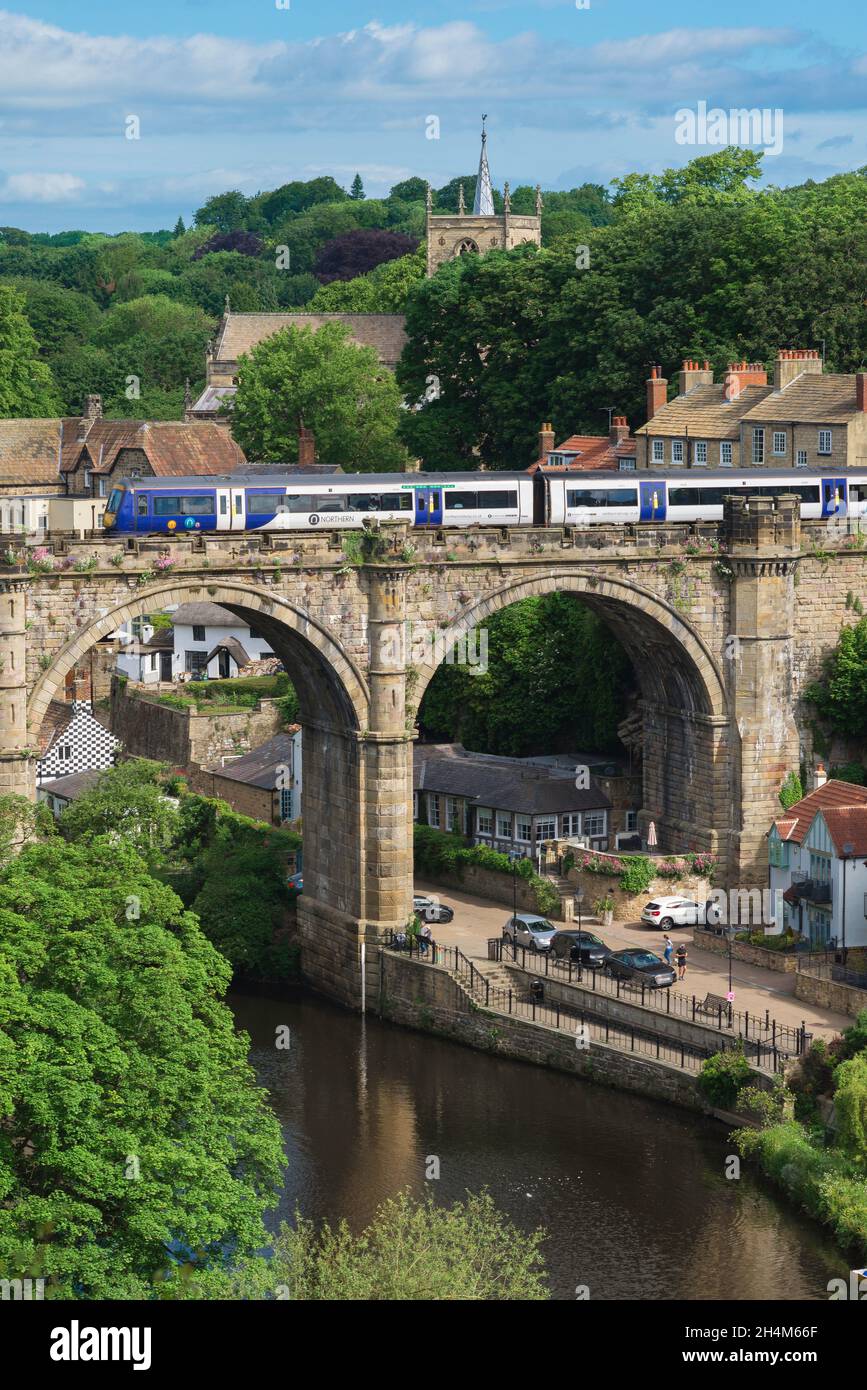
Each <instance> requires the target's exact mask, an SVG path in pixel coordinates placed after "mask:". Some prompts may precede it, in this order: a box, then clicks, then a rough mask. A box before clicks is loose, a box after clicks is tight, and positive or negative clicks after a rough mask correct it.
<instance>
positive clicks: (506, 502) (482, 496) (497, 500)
mask: <svg viewBox="0 0 867 1390" xmlns="http://www.w3.org/2000/svg"><path fill="white" fill-rule="evenodd" d="M517 506H518V494H517V492H480V493H479V507H480V509H481V510H482V511H489V512H504V511H506V510H507V509H508V508H510V507H513V508H517Z"/></svg>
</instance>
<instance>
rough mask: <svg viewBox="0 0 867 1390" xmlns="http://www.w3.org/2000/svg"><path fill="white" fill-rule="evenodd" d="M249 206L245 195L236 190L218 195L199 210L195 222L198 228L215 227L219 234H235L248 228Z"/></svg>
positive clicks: (194, 217) (194, 216) (195, 214)
mask: <svg viewBox="0 0 867 1390" xmlns="http://www.w3.org/2000/svg"><path fill="white" fill-rule="evenodd" d="M247 213H248V204H247V199H246V198H245V197H244V195H243V193H239V192H238V191H237V189H234V190H233V191H232V192H230V193H217V194H215V196H214V197H213V198H208V200H207V201H206V202H205V203H204V204H203V205H202V207H200V208H197V210H196V211H195V212H194V213H193V221H194V222H195V224H196V226H197V227H215V228H216V229H217V231H218V232H234V231H236V230H237V229H238V228H239V227H246V226H247V221H248V216H247Z"/></svg>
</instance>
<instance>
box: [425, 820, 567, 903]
mask: <svg viewBox="0 0 867 1390" xmlns="http://www.w3.org/2000/svg"><path fill="white" fill-rule="evenodd" d="M413 843H414V850H415V867H416V869H417V870H420V871H421V872H423V873H429V874H431V875H432V876H433V877H436V876H437V875H440V874H457V875H458V876H460V874H461V873H462V872H463V870H464V869H465V868H467V867H469V866H471V865H474V866H476V867H478V868H480V869H493V870H494V872H495V873H500V874H507V875H508V876H509V878H511V877H512V875H513V874H517V876H518V878H522V879H524V881H525V883H527V884H529V886H530V887H531V888H532V889H533V892H534V895H535V898H536V906H537V908H538V910H539V911H540V912H555V911H556V910H557V908H558V907H559V905H560V894H559V893H558V892H557V889H556V888H555V887H554V885H553V884H552V883H548V881H547V880H546V879H544V878H541V877H540V876H539V874H537V873H536V870H535V869H534V868H533V865H532V864H531V862H530V860H529V859H517V860H515V861H514V862H513V861H512V860H511V859H510V858H509V856H508V855H507V854H501V853H500V851H499V850H495V849H488V847H487V845H466V844H464V841H463V840H462V839H461V837H460V835H451V834H449V833H448V832H447V831H445V830H435V829H434V828H433V826H431V825H417V826H415V828H414V836H413Z"/></svg>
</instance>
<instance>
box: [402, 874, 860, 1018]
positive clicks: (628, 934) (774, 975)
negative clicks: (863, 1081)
mask: <svg viewBox="0 0 867 1390" xmlns="http://www.w3.org/2000/svg"><path fill="white" fill-rule="evenodd" d="M416 892H418V893H428V894H435V895H437V896H438V897H439V899H440V901H441V902H443V903H447V904H448V906H449V907H451V908H454V913H455V916H454V921H452V922H449V923H448V924H443V925H441V926H436V927H433V928H432V930H433V933H434V936H435V938H436V940H437V941H438V942H440V943H441V944H442V945H443V946H459V947H460V949H461V950H462V951H463V953H464V955H466V956H469V957H470V959H471V960H472V959H474V958H478V957H481V958H483V959H486V958H487V954H488V938H489V937H492V936H497V937H498V936H500V935H501V933H502V930H503V924H504V923H505V922H506V921H507V920H508V918H509V917H510V916H511V909H510V908H509V907H507V906H505V905H504V904H503V903H495V902H491V900H490V898H478V897H474V896H473V895H472V894H470V893H463V892H459V891H457V890H456V889H445V888H437V887H436V885H435V884H432V883H428V882H426V881H425V880H423V879H417V880H416ZM575 925H576V926H577V923H576V924H575ZM590 930H591V931H593V932H594V933H595V935H597V936H599V937H600V938H601V939H602V940H603V941H604V942H605V944H606V946H610V947H612V949H613V950H615V951H617V950H621V949H622V948H623V947H624V946H643V947H644V948H645V949H647V950H651V951H656V952H657V953H658V954H659V955H661V954H662V948H663V939H662V934H661V933H660V932H659V930H658V929H657V928H655V927H645V926H644V925H643V924H640V923H638V922H632V923H623V922H615V923H614V924H613V925H612V926H611V927H600V926H598V925H597V924H595V922H594V923H593V924H591V926H590ZM669 935H670V936H671V939H672V941H673V942H674V944H675V946H677V945H678V944H679V943H680V942H681V941H683V942H685V943H686V946H687V948H688V951H689V963H688V967H687V972H686V979H685V981H684V982H683V983H682V984H681V983H678V984H675V985H673V986H672V988H673V989H675V990H678V991H685V992H686V993H687V994H695V995H698V996H699V997H700V998H702V999H703V998H704V996H705V995H706V994H708V993H712V994H725V993H726V992H727V990H728V958H727V957H726V956H717V955H713V954H712V953H711V952H710V951H705V950H702V949H701V947H699V946H694V945H693V944H692V928H691V927H673V928H672V930H671V932H670V933H669ZM732 988H733V990H734V995H735V1000H734V1007H735V1008H736V1009H739V1010H742V1011H744V1010H749V1012H750V1013H758V1014H762V1015H764V1013H765V1011H766V1010H767V1011H769V1012H770V1015H771V1017H772V1018H775V1019H776V1020H777V1022H778V1023H782V1024H786V1025H787V1026H788V1027H789V1028H798V1027H800V1026H801V1024H802V1023H803V1024H804V1025H805V1026H806V1029H807V1032H808V1033H812V1034H813V1035H814V1037H823V1038H831V1037H834V1035H835V1034H837V1033H840V1032H842V1030H843V1029H844V1028H850V1027H851V1026H852V1024H853V1023H854V1019H852V1018H849V1016H848V1015H847V1014H837V1013H832V1012H831V1011H830V1010H826V1009H819V1008H817V1006H816V1005H814V1004H808V1003H806V1001H805V1000H803V999H796V998H795V977H794V975H784V974H782V972H778V971H776V970H765V969H764V968H763V967H762V966H760V965H748V964H747V963H746V962H745V961H740V960H736V961H733V963H732Z"/></svg>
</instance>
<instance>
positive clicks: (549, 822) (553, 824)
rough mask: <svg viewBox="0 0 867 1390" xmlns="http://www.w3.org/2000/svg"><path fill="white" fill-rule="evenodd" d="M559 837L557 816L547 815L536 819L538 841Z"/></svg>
mask: <svg viewBox="0 0 867 1390" xmlns="http://www.w3.org/2000/svg"><path fill="white" fill-rule="evenodd" d="M556 838H557V818H556V816H546V818H545V819H544V820H537V821H536V843H537V844H538V842H539V841H540V840H556Z"/></svg>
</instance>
